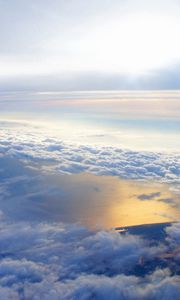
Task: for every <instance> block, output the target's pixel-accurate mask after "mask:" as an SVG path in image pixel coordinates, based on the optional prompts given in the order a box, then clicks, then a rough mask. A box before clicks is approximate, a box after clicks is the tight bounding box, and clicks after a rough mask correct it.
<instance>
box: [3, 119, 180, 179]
mask: <svg viewBox="0 0 180 300" xmlns="http://www.w3.org/2000/svg"><path fill="white" fill-rule="evenodd" d="M5 154H6V156H7V155H8V156H9V157H16V158H18V159H21V160H24V161H26V162H27V163H28V161H29V162H30V163H33V162H34V163H38V162H39V163H43V165H45V164H51V168H52V169H53V171H57V172H59V173H62V174H74V173H81V172H88V173H93V174H96V175H111V176H118V177H120V178H125V179H135V180H148V181H149V180H153V181H160V182H165V183H174V184H179V183H180V154H179V153H168V152H167V153H161V152H148V151H145V152H143V151H132V150H128V149H123V148H122V149H121V148H118V147H110V146H96V145H84V144H79V143H74V144H71V143H69V142H65V141H64V140H61V139H60V138H58V137H57V136H52V135H49V136H48V133H47V132H46V131H43V130H41V128H38V127H35V126H34V127H33V126H30V125H29V124H23V123H22V124H18V123H12V122H1V129H0V155H1V156H3V155H5ZM38 168H39V166H38ZM48 170H50V169H48Z"/></svg>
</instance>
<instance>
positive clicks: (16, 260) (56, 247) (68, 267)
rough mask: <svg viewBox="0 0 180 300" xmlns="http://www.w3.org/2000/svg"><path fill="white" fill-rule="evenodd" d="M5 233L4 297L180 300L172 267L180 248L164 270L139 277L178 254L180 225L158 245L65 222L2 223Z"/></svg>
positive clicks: (1, 249)
mask: <svg viewBox="0 0 180 300" xmlns="http://www.w3.org/2000/svg"><path fill="white" fill-rule="evenodd" d="M0 233H1V234H0V245H1V246H0V258H1V265H0V286H1V288H0V298H1V299H13V300H14V299H34V300H35V299H36V300H37V299H48V300H49V299H51V300H56V299H59V300H60V299H61V300H64V299H66V300H70V299H75V300H76V299H77V300H84V299H86V300H90V299H113V300H116V299H118V300H119V299H126V300H129V299H132V300H134V299H138V300H140V299H149V300H150V299H163V300H165V299H168V300H169V299H179V293H180V285H179V280H180V279H179V277H178V275H176V274H174V275H173V273H172V270H171V263H172V264H174V263H176V264H179V254H178V252H177V253H175V254H174V257H173V260H172V261H171V262H168V263H167V260H166V259H164V258H163V259H161V260H160V262H161V263H162V262H163V261H164V263H165V267H164V268H162V267H160V268H157V269H156V268H155V266H154V267H153V268H152V270H150V271H151V272H148V269H147V270H146V273H147V274H145V275H143V276H142V275H141V274H140V273H139V274H140V275H139V276H138V272H139V271H138V270H141V269H143V268H144V269H145V268H147V266H148V264H152V265H153V262H155V261H156V260H157V258H158V257H161V256H162V255H163V254H164V253H166V252H170V253H172V245H173V249H177V247H178V246H179V239H178V237H179V234H180V226H179V224H174V225H173V226H171V227H168V228H167V233H168V235H167V241H166V243H164V244H163V243H161V244H158V245H150V244H149V242H147V241H146V240H143V239H141V238H140V237H138V236H131V235H120V234H119V233H117V232H114V231H109V232H108V231H97V232H91V231H89V230H87V229H86V228H82V227H79V226H76V225H64V224H59V223H58V224H57V223H56V224H55V223H54V224H52V223H51V224H49V223H36V224H31V223H28V222H25V223H13V224H12V223H11V224H10V223H7V222H6V221H1V223H0ZM144 261H145V263H144ZM142 262H143V263H142ZM144 264H145V267H144ZM159 264H160V263H159ZM168 264H169V266H170V267H167V266H168ZM157 266H158V264H157V262H156V267H157Z"/></svg>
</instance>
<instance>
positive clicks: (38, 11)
mask: <svg viewBox="0 0 180 300" xmlns="http://www.w3.org/2000/svg"><path fill="white" fill-rule="evenodd" d="M0 16H1V18H0V39H1V47H0V90H1V91H6V90H99V89H101V90H103V89H109V90H112V89H179V88H180V83H179V82H180V80H179V78H180V42H179V32H180V3H179V1H177V0H164V1H162V0H156V1H155V0H152V1H147V0H146V1H142V0H133V1H132V0H111V1H110V0H103V1H102V0H92V1H84V0H76V1H75V0H69V1H63V0H60V1H57V0H54V1H50V0H46V1H43V0H39V1H35V0H32V1H27V0H24V1H22V0H14V1H13V2H12V1H9V0H7V1H3V0H1V1H0Z"/></svg>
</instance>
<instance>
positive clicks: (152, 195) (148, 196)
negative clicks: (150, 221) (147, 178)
mask: <svg viewBox="0 0 180 300" xmlns="http://www.w3.org/2000/svg"><path fill="white" fill-rule="evenodd" d="M160 196H161V193H160V192H156V193H150V194H141V195H139V196H138V199H139V200H152V199H154V198H157V197H160Z"/></svg>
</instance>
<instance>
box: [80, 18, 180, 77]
mask: <svg viewBox="0 0 180 300" xmlns="http://www.w3.org/2000/svg"><path fill="white" fill-rule="evenodd" d="M179 32H180V21H179V20H177V19H175V18H172V17H168V16H156V15H149V14H147V15H144V14H143V15H137V14H135V15H129V16H128V17H127V16H126V17H124V18H121V19H119V20H111V21H108V20H107V24H102V26H99V27H98V28H97V26H96V29H92V31H91V33H90V35H88V36H87V38H86V39H85V40H82V41H81V44H80V45H78V47H79V46H80V49H81V52H82V53H81V63H82V57H83V56H84V59H86V60H88V62H87V63H88V64H89V68H92V69H94V68H96V69H97V70H105V71H116V72H122V73H137V74H138V73H142V72H146V71H148V70H151V69H156V68H159V67H163V66H167V65H169V64H171V63H173V62H174V61H176V60H177V59H179V58H180V41H178V36H179ZM84 64H85V62H84Z"/></svg>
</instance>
